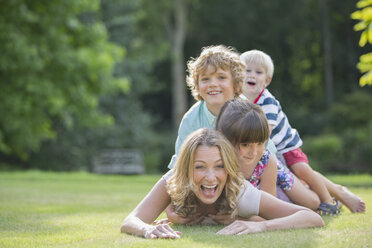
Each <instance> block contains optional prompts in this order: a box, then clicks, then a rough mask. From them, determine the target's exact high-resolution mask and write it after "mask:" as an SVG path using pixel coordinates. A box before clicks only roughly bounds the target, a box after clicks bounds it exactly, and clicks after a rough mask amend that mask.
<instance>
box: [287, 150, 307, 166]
mask: <svg viewBox="0 0 372 248" xmlns="http://www.w3.org/2000/svg"><path fill="white" fill-rule="evenodd" d="M283 157H284V159H285V162H286V163H287V166H288V167H290V166H291V165H294V164H296V163H300V162H305V163H307V164H309V160H307V156H306V154H305V153H303V152H302V150H301V148H296V149H294V150H292V151H289V152H286V153H283Z"/></svg>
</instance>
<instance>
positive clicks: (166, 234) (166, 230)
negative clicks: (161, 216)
mask: <svg viewBox="0 0 372 248" xmlns="http://www.w3.org/2000/svg"><path fill="white" fill-rule="evenodd" d="M180 235H181V232H178V231H174V230H173V229H172V228H171V227H170V226H169V225H168V224H160V225H157V226H154V228H151V230H148V231H147V232H146V233H145V238H150V239H154V238H155V239H156V238H162V239H167V238H171V239H176V238H179V237H180Z"/></svg>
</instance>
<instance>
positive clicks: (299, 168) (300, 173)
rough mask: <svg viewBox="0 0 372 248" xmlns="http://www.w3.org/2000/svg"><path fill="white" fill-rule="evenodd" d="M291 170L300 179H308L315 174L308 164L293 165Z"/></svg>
mask: <svg viewBox="0 0 372 248" xmlns="http://www.w3.org/2000/svg"><path fill="white" fill-rule="evenodd" d="M290 169H291V170H292V172H293V173H294V174H295V175H296V176H297V177H299V178H301V179H302V178H307V177H308V176H310V175H311V174H313V173H314V172H313V169H311V167H310V166H309V165H308V164H306V163H296V164H293V165H291V167H290Z"/></svg>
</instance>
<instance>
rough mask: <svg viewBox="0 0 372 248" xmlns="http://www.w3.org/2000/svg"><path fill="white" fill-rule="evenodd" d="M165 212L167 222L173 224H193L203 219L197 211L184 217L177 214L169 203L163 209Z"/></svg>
mask: <svg viewBox="0 0 372 248" xmlns="http://www.w3.org/2000/svg"><path fill="white" fill-rule="evenodd" d="M165 213H166V214H167V217H168V219H167V220H168V222H172V223H174V224H183V225H185V224H187V225H193V224H198V223H200V222H202V221H203V219H204V216H201V215H200V214H199V213H196V214H194V215H191V216H189V217H186V218H185V217H182V216H179V215H178V214H176V212H175V211H174V209H173V206H172V205H171V204H170V205H168V207H167V208H166V209H165Z"/></svg>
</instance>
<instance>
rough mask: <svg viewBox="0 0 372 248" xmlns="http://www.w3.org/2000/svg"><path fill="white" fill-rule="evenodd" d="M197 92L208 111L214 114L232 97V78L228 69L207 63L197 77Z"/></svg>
mask: <svg viewBox="0 0 372 248" xmlns="http://www.w3.org/2000/svg"><path fill="white" fill-rule="evenodd" d="M198 85H199V93H200V96H201V97H202V98H203V100H204V101H205V103H206V104H207V107H208V109H209V111H211V112H212V114H214V115H216V116H217V114H218V113H219V112H220V110H221V108H222V106H223V105H224V104H225V102H227V101H228V100H230V99H233V98H234V86H233V78H232V75H231V72H230V70H227V71H225V70H223V69H222V68H217V70H216V68H215V67H214V66H211V65H209V66H208V67H207V69H206V70H205V71H204V72H202V73H200V75H199V77H198Z"/></svg>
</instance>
